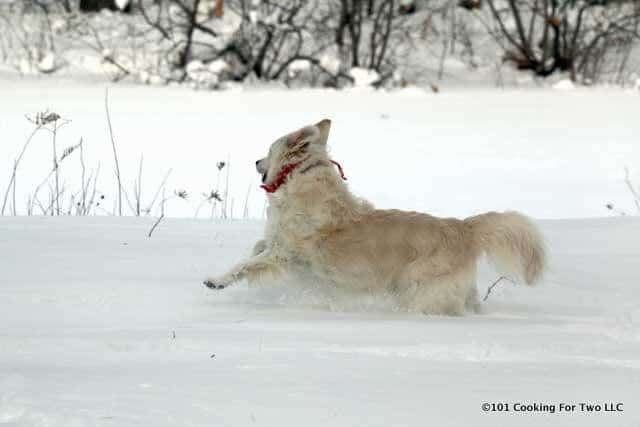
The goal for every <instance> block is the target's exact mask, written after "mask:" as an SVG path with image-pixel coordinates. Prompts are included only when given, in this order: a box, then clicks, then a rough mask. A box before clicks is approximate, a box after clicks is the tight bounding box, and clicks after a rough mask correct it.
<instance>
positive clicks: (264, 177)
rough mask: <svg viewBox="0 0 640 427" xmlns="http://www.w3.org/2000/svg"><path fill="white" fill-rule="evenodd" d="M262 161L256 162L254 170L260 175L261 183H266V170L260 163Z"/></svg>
mask: <svg viewBox="0 0 640 427" xmlns="http://www.w3.org/2000/svg"><path fill="white" fill-rule="evenodd" d="M263 161H264V159H260V160H256V170H257V171H258V173H259V174H261V175H262V183H263V184H264V183H265V182H267V168H265V167H264V166H263V165H262V163H263Z"/></svg>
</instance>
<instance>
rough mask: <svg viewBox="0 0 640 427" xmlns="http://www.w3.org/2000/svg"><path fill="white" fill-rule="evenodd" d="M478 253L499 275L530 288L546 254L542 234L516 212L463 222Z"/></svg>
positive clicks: (496, 213)
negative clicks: (485, 256)
mask: <svg viewBox="0 0 640 427" xmlns="http://www.w3.org/2000/svg"><path fill="white" fill-rule="evenodd" d="M464 223H465V224H466V225H467V226H468V227H469V228H471V231H472V236H473V244H474V246H475V248H476V250H477V252H478V254H479V255H480V254H482V253H485V254H486V255H487V257H488V258H489V260H490V261H491V262H492V263H493V264H494V266H495V267H496V269H498V271H499V272H500V273H501V274H504V275H507V276H510V277H513V278H514V279H515V278H519V279H522V280H524V282H525V283H526V284H528V285H533V284H535V283H536V282H537V281H539V280H540V278H541V277H542V273H543V272H544V269H545V263H546V254H545V245H544V240H543V239H542V235H541V234H540V232H539V231H538V229H537V227H536V226H535V225H534V224H533V222H531V220H530V219H529V218H527V217H526V216H524V215H522V214H519V213H518V212H504V213H498V212H488V213H485V214H482V215H477V216H472V217H469V218H467V219H465V220H464Z"/></svg>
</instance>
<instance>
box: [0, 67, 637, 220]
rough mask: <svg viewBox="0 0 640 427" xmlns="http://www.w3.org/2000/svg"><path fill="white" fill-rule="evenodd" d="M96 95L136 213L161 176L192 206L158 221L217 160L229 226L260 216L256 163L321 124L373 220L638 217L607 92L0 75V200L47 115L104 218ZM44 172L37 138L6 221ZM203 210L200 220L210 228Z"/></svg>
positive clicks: (47, 144) (616, 96)
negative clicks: (207, 85)
mask: <svg viewBox="0 0 640 427" xmlns="http://www.w3.org/2000/svg"><path fill="white" fill-rule="evenodd" d="M152 77H153V76H151V77H150V78H152ZM106 88H109V103H110V110H111V118H112V123H113V130H114V137H115V140H116V143H117V147H118V152H119V157H120V168H121V171H122V175H123V177H124V179H123V181H124V185H125V187H126V188H127V189H128V192H129V193H132V188H133V181H134V180H135V179H136V178H137V172H138V163H139V159H140V156H141V155H143V156H144V169H143V197H142V198H143V202H144V203H145V204H146V203H149V202H150V201H151V198H152V196H153V194H154V193H155V191H156V189H157V187H158V185H159V184H160V182H161V181H162V179H163V177H164V175H165V174H166V173H167V171H168V170H169V169H172V172H171V175H170V177H169V179H168V184H167V193H168V194H171V193H172V192H173V190H175V189H179V188H184V189H186V190H187V191H188V192H189V193H190V195H191V197H190V198H189V200H186V201H184V200H171V201H170V202H168V203H167V206H166V213H167V215H168V216H181V217H193V216H194V214H195V212H196V210H197V207H198V206H199V205H200V204H201V202H202V197H200V195H201V194H202V193H208V192H209V191H210V190H212V189H215V187H216V181H217V174H218V171H217V169H216V167H215V164H216V162H219V161H229V164H230V166H229V168H228V169H225V170H224V171H223V174H222V177H221V179H220V187H221V189H222V190H224V189H225V183H226V173H227V170H228V172H229V196H228V197H227V200H228V210H229V211H230V210H231V205H232V204H233V206H234V213H233V216H234V217H236V218H238V217H240V218H241V217H243V212H244V210H245V209H244V207H245V199H247V194H248V199H247V200H248V203H247V211H248V216H249V217H251V218H262V214H263V209H264V200H265V196H264V193H263V192H262V191H261V190H260V189H259V176H258V175H257V173H256V172H255V167H254V164H255V160H256V159H259V158H261V157H263V156H264V155H265V154H266V152H267V149H268V146H269V144H270V143H271V142H272V141H273V140H275V139H276V138H278V137H279V136H281V135H283V134H285V133H287V132H290V131H292V130H295V129H296V128H298V127H300V126H302V125H305V124H309V123H316V122H318V121H319V120H321V119H323V118H325V117H329V118H331V119H332V120H333V125H332V131H331V132H332V133H331V137H330V146H331V154H332V156H333V157H334V158H335V159H336V160H338V161H339V162H340V163H341V164H342V165H343V167H344V168H345V173H346V175H347V178H348V179H349V181H348V183H349V185H350V187H351V189H352V190H353V191H354V192H355V193H357V194H358V195H360V196H363V197H365V198H368V199H370V200H371V201H372V202H374V203H375V204H376V206H379V207H383V208H401V209H406V210H418V211H426V212H431V213H433V214H435V215H440V216H469V215H472V214H475V213H478V212H481V211H487V210H506V209H517V210H521V211H523V212H526V213H527V214H529V215H531V216H534V217H536V218H575V217H598V216H603V215H608V214H610V212H609V211H608V210H607V209H606V208H605V205H606V204H607V203H613V204H614V205H615V206H616V207H617V208H619V209H620V210H622V211H625V212H627V213H629V214H630V213H633V212H635V207H634V204H633V201H632V199H631V197H630V195H629V192H628V190H627V188H626V186H625V184H624V168H625V166H628V167H629V170H630V171H631V178H632V180H633V182H635V183H640V144H638V137H639V136H640V120H638V117H637V111H639V110H640V96H638V93H637V92H635V91H627V90H617V89H614V88H607V89H600V88H576V89H575V90H572V91H555V90H549V89H521V90H517V89H510V90H495V89H467V90H462V89H451V88H448V87H446V86H440V93H438V94H434V93H432V92H431V91H425V90H423V89H420V88H416V87H408V88H406V89H399V90H395V91H374V90H368V91H355V90H346V91H335V90H330V89H323V90H320V89H318V90H297V91H287V90H283V89H279V88H261V89H247V90H242V88H241V87H238V86H235V89H234V90H226V91H193V90H190V89H188V88H184V87H147V86H142V85H138V86H132V85H127V84H119V85H107V84H97V83H95V82H82V81H79V82H77V81H76V82H71V81H69V80H64V79H40V78H36V77H31V78H25V79H22V80H15V79H12V78H11V79H10V78H6V77H5V78H3V75H2V74H0V93H2V96H0V134H1V135H2V137H3V139H2V144H0V172H1V173H0V190H1V191H2V192H4V190H5V188H6V186H7V183H8V180H9V176H10V171H11V168H12V166H13V160H14V159H15V158H16V156H17V155H18V154H19V152H20V149H21V148H22V144H23V143H24V141H25V140H26V139H27V137H28V135H29V133H30V132H31V130H32V129H33V127H32V126H33V125H32V124H31V123H29V122H28V121H27V120H25V118H24V115H25V114H29V115H34V114H35V113H36V112H38V111H43V110H45V109H49V110H50V111H54V112H57V113H59V114H60V115H61V116H63V117H65V118H67V119H70V120H71V123H69V124H68V125H66V126H65V127H64V128H63V129H61V131H60V133H59V135H58V149H59V151H60V152H61V151H62V150H63V149H64V148H66V147H68V146H71V145H75V144H77V143H78V141H79V140H80V138H83V140H84V148H85V150H84V151H85V156H86V164H87V168H88V169H92V168H96V167H97V165H98V162H100V164H101V173H100V180H99V188H98V189H99V191H100V194H103V195H105V204H104V208H105V209H106V210H107V211H108V212H112V211H113V206H114V201H115V199H116V186H115V176H114V173H113V170H114V164H113V160H112V159H113V155H112V151H111V144H110V140H109V133H108V129H107V124H106V119H105V113H104V94H105V89H106ZM594 106H597V107H598V108H594ZM50 162H51V139H50V135H49V134H48V133H47V132H41V133H40V134H38V135H37V136H36V137H35V138H34V140H33V142H32V145H31V146H30V147H29V148H28V150H27V151H26V153H25V156H24V158H23V160H22V163H21V165H20V168H19V170H18V180H17V188H16V199H17V207H18V211H19V212H21V213H24V212H25V205H26V203H27V200H28V197H29V195H30V194H31V193H33V190H34V188H35V187H36V186H37V185H38V184H40V183H41V182H42V180H43V179H44V178H45V177H46V175H47V174H48V173H49V171H50V168H51V163H50ZM60 173H61V176H62V181H63V182H64V183H65V185H66V187H68V188H69V191H77V189H78V187H79V181H80V167H79V161H78V157H75V156H72V157H70V158H69V159H68V160H65V162H64V163H63V164H62V165H61V171H60ZM47 191H48V190H47V189H46V186H45V193H44V195H43V197H44V198H46V192H47ZM205 206H207V207H208V208H203V209H202V210H201V213H200V216H204V217H209V216H210V212H211V209H210V206H209V205H205ZM125 211H126V212H129V210H128V208H127V209H126V210H125ZM205 212H206V213H205ZM153 213H154V214H156V213H157V212H155V211H154V212H153Z"/></svg>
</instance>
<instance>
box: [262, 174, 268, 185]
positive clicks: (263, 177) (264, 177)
mask: <svg viewBox="0 0 640 427" xmlns="http://www.w3.org/2000/svg"><path fill="white" fill-rule="evenodd" d="M266 182H267V173H266V172H265V173H263V174H262V183H263V184H264V183H266Z"/></svg>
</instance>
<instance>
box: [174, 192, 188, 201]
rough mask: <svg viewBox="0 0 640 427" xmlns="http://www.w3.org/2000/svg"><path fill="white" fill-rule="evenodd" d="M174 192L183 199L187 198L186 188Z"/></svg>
mask: <svg viewBox="0 0 640 427" xmlns="http://www.w3.org/2000/svg"><path fill="white" fill-rule="evenodd" d="M174 194H175V195H176V196H178V197H180V198H181V199H184V200H187V198H188V197H189V193H187V190H175V191H174Z"/></svg>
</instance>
